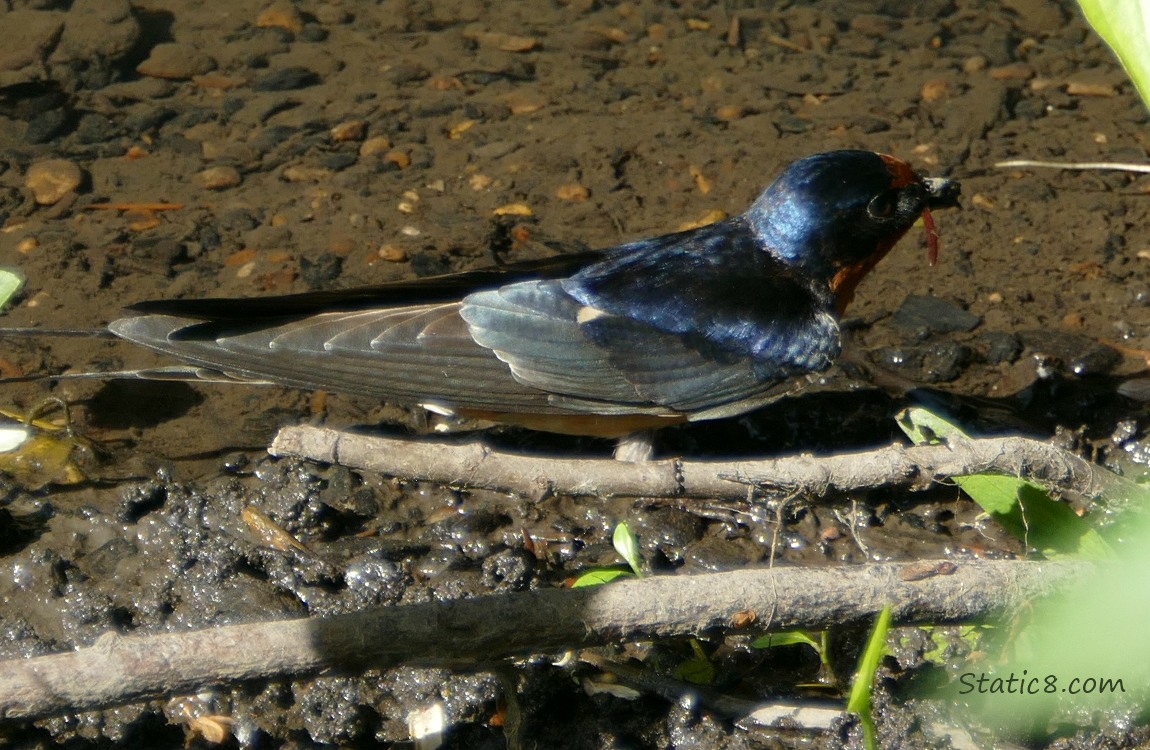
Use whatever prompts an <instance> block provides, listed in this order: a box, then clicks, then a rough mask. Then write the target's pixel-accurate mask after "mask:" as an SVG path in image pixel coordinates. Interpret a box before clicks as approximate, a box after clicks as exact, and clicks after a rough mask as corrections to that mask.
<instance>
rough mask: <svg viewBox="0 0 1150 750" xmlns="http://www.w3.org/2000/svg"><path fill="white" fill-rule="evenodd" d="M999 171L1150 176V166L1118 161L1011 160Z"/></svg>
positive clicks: (1000, 163)
mask: <svg viewBox="0 0 1150 750" xmlns="http://www.w3.org/2000/svg"><path fill="white" fill-rule="evenodd" d="M994 166H996V167H998V168H999V169H1011V168H1020V167H1022V168H1029V167H1041V168H1044V169H1080V170H1090V171H1096V170H1097V171H1105V170H1115V171H1118V172H1141V173H1143V174H1150V164H1131V163H1126V162H1116V161H1071V162H1066V161H1040V160H1036V159H1011V160H1010V161H1000V162H996V163H995V165H994Z"/></svg>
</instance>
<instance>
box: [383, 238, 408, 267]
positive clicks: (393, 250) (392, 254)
mask: <svg viewBox="0 0 1150 750" xmlns="http://www.w3.org/2000/svg"><path fill="white" fill-rule="evenodd" d="M376 255H378V256H379V257H380V259H381V260H386V261H387V262H388V263H402V262H403V261H405V260H407V251H406V250H404V249H403V248H402V247H400V246H399V245H393V244H390V243H388V244H385V245H382V246H380V248H379V250H378V251H377V252H376Z"/></svg>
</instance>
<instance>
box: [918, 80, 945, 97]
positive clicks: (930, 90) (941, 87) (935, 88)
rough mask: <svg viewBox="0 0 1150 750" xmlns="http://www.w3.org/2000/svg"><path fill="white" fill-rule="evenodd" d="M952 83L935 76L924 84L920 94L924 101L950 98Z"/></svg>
mask: <svg viewBox="0 0 1150 750" xmlns="http://www.w3.org/2000/svg"><path fill="white" fill-rule="evenodd" d="M950 94H951V90H950V84H949V83H948V82H947V81H945V80H943V79H941V78H933V79H931V80H929V81H927V82H926V83H924V84H923V85H922V90H921V91H920V93H919V95H920V96H921V97H922V100H923V101H924V102H937V101H940V100H942V99H948V98H950Z"/></svg>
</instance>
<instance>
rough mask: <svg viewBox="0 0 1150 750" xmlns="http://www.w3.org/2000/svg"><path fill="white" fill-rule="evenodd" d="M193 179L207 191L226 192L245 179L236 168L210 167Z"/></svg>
mask: <svg viewBox="0 0 1150 750" xmlns="http://www.w3.org/2000/svg"><path fill="white" fill-rule="evenodd" d="M193 179H194V180H195V183H196V184H197V185H199V186H200V187H202V188H204V189H206V190H226V189H227V188H233V187H235V186H237V185H239V184H240V183H241V182H243V177H242V176H241V175H240V172H239V170H238V169H236V168H235V167H208V168H207V169H205V170H203V171H202V172H199V173H198V174H197V175H196V176H195V177H194V178H193Z"/></svg>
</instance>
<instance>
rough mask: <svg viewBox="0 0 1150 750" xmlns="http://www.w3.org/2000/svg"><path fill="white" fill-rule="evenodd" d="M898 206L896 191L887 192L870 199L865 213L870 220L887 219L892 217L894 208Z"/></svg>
mask: <svg viewBox="0 0 1150 750" xmlns="http://www.w3.org/2000/svg"><path fill="white" fill-rule="evenodd" d="M897 205H898V191H895V190H888V191H887V192H885V193H879V194H878V195H876V196H875V197H873V198H871V200H870V203H868V204H867V207H866V212H867V213H868V214H869V215H870V217H871V218H872V219H889V218H890V217H891V216H893V215H894V209H895V206H897Z"/></svg>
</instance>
